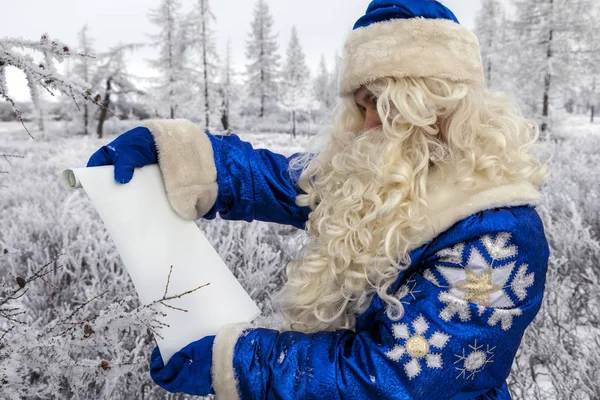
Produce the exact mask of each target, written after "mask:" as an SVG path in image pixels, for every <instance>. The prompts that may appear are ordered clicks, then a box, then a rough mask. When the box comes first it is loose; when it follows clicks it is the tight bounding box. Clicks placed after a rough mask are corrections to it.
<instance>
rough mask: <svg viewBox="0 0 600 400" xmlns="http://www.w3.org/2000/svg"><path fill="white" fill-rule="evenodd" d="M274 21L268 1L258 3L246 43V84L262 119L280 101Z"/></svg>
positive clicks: (260, 0)
mask: <svg viewBox="0 0 600 400" xmlns="http://www.w3.org/2000/svg"><path fill="white" fill-rule="evenodd" d="M272 30H273V17H272V15H271V12H270V10H269V5H268V4H267V3H266V1H265V0H257V2H256V6H255V9H254V19H253V20H252V24H251V31H250V38H249V40H248V41H247V43H246V57H247V58H248V59H249V60H250V64H248V66H247V78H248V81H247V84H248V89H249V95H250V98H251V99H253V100H255V101H256V102H257V104H259V113H258V116H259V117H260V118H263V117H264V116H265V114H266V112H267V110H268V108H269V106H270V105H271V104H273V102H274V100H275V99H276V97H277V74H278V69H279V54H278V53H277V51H278V49H277V38H276V36H275V34H273V33H272Z"/></svg>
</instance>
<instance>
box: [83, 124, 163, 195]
mask: <svg viewBox="0 0 600 400" xmlns="http://www.w3.org/2000/svg"><path fill="white" fill-rule="evenodd" d="M157 162H158V156H157V151H156V143H155V142H154V137H153V136H152V134H151V133H150V131H149V130H148V128H144V127H141V126H139V127H137V128H134V129H131V130H129V131H127V132H125V133H123V134H122V135H121V136H119V137H118V138H116V139H115V140H113V141H112V142H110V143H109V144H107V145H106V146H102V147H101V148H100V149H99V150H98V151H96V152H95V153H94V154H92V156H91V157H90V159H89V161H88V163H87V166H88V167H99V166H101V165H114V166H115V180H116V181H117V182H119V183H127V182H129V181H130V180H131V178H132V177H133V171H134V170H135V169H136V168H141V167H143V166H145V165H148V164H156V163H157Z"/></svg>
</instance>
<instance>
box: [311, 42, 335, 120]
mask: <svg viewBox="0 0 600 400" xmlns="http://www.w3.org/2000/svg"><path fill="white" fill-rule="evenodd" d="M331 78H332V76H331V75H330V73H329V71H328V70H327V63H326V62H325V56H324V55H323V54H321V62H320V63H319V70H318V72H317V75H316V77H315V79H314V81H313V93H314V96H315V99H317V101H318V102H319V103H320V104H321V105H322V106H323V107H324V108H325V109H327V110H328V109H330V108H331V104H330V96H329V93H328V92H329V81H330V80H331Z"/></svg>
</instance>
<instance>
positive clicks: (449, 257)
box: [437, 243, 465, 264]
mask: <svg viewBox="0 0 600 400" xmlns="http://www.w3.org/2000/svg"><path fill="white" fill-rule="evenodd" d="M464 248H465V244H464V243H459V244H457V245H454V246H452V247H448V248H446V249H442V250H440V251H438V252H437V255H438V256H439V257H440V261H442V262H447V263H451V264H462V263H463V256H462V254H463V250H464Z"/></svg>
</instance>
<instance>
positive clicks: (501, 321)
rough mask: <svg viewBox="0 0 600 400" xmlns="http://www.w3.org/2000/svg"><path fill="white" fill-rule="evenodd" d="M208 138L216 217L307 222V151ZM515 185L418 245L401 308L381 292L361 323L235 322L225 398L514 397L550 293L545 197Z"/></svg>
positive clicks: (220, 373)
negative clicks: (541, 210) (295, 328)
mask: <svg viewBox="0 0 600 400" xmlns="http://www.w3.org/2000/svg"><path fill="white" fill-rule="evenodd" d="M207 135H208V136H209V139H210V141H211V144H212V147H213V151H214V159H215V166H216V170H217V183H218V188H219V190H218V197H217V199H216V202H215V204H214V206H213V207H212V208H211V210H210V211H209V212H208V213H207V214H206V215H205V216H204V218H207V219H213V218H215V216H216V213H217V212H219V214H220V216H221V218H223V219H227V220H245V221H252V220H255V219H256V220H261V221H268V222H276V223H280V224H287V225H293V226H295V227H298V228H304V226H305V223H306V221H307V219H308V214H309V213H310V209H308V208H307V207H299V206H298V205H296V203H295V197H296V195H297V194H299V193H301V190H300V189H299V188H298V187H297V186H296V182H297V181H296V180H297V176H294V175H292V176H290V174H288V165H289V161H290V160H291V159H292V158H294V157H297V156H298V155H299V154H298V153H296V154H294V155H292V156H290V157H285V156H283V155H280V154H276V153H273V152H271V151H269V150H266V149H253V148H252V146H251V145H250V144H249V143H246V142H243V141H241V140H240V138H239V137H238V136H237V135H230V136H218V135H211V134H208V133H207ZM505 192H506V193H509V195H507V197H505V198H503V200H497V196H496V197H495V199H494V200H490V202H489V204H490V207H489V208H486V207H485V204H484V205H483V206H482V205H478V206H477V207H478V208H481V210H479V211H477V212H474V213H473V214H470V215H469V216H467V217H466V218H462V219H460V220H458V221H457V222H455V223H454V224H453V225H452V226H450V227H449V228H448V229H445V230H444V231H443V232H441V233H440V234H438V235H437V236H436V237H434V238H432V239H431V240H429V241H427V242H426V243H424V244H423V245H421V246H420V247H418V248H416V249H414V250H412V251H411V253H410V256H411V264H410V266H408V268H407V269H406V271H404V272H403V273H401V274H400V276H399V277H398V278H397V281H396V282H395V283H394V285H393V286H392V287H391V288H390V292H389V293H390V294H392V293H394V294H395V296H396V297H397V298H398V299H399V300H400V301H401V302H402V304H403V306H404V311H403V313H401V315H394V314H393V313H392V312H391V310H390V309H388V307H386V305H385V304H384V302H383V301H382V300H381V299H380V298H379V297H378V296H374V297H373V300H372V302H371V304H370V307H369V308H368V310H367V311H365V312H364V313H363V314H362V315H359V316H357V320H356V328H355V330H354V331H352V330H344V329H341V330H336V331H327V332H317V333H312V334H305V333H301V332H291V331H287V332H280V331H277V330H272V329H265V328H257V327H252V326H248V325H231V326H227V327H225V328H223V329H222V330H221V331H220V332H219V333H218V334H217V336H216V340H215V347H214V359H213V366H212V375H213V386H214V388H215V390H216V394H217V396H218V398H224V399H227V400H229V399H237V398H239V399H406V400H408V399H415V400H419V399H451V400H465V399H510V395H509V392H508V389H507V386H506V378H507V377H508V375H509V372H510V368H511V365H512V362H513V360H514V357H515V354H516V352H517V349H518V347H519V344H520V342H521V338H522V336H523V333H524V331H525V329H526V328H527V326H528V325H529V324H530V323H531V322H532V320H533V319H534V317H535V316H536V314H537V312H538V310H539V308H540V305H541V302H542V297H543V292H544V284H545V275H546V268H547V264H548V258H549V248H548V244H547V241H546V237H545V234H544V228H543V225H542V221H541V220H540V218H539V216H538V214H537V212H536V211H535V209H534V207H533V205H532V204H521V205H515V204H519V203H520V202H521V203H526V201H524V200H519V198H518V197H519V194H518V193H516V192H517V191H515V190H512V191H510V190H508V191H505ZM512 192H515V194H512ZM502 202H504V203H506V205H505V206H501V205H502ZM474 207H475V206H474ZM473 209H477V208H473Z"/></svg>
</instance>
